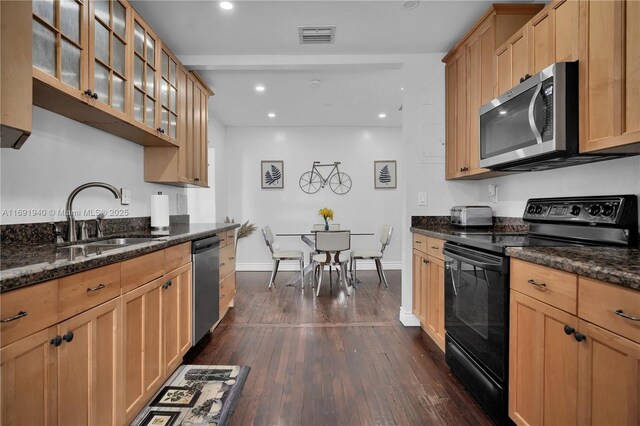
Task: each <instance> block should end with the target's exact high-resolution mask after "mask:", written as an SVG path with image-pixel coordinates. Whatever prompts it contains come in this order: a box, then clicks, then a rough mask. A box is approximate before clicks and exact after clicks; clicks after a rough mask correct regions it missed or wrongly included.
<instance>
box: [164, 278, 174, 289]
mask: <svg viewBox="0 0 640 426" xmlns="http://www.w3.org/2000/svg"><path fill="white" fill-rule="evenodd" d="M171 284H172V280H169V281H167V282H166V283H164V284H162V288H164V289H165V290H166V289H168V288H169V287H171Z"/></svg>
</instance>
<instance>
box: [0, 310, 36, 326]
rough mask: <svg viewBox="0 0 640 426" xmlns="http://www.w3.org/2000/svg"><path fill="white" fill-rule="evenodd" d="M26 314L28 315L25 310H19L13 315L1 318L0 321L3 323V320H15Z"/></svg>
mask: <svg viewBox="0 0 640 426" xmlns="http://www.w3.org/2000/svg"><path fill="white" fill-rule="evenodd" d="M27 315H29V314H28V313H27V312H25V311H20V312H18V313H17V314H15V315H14V316H12V317H9V318H5V319H3V320H0V322H3V323H4V322H11V321H15V320H17V319H20V318H22V317H26V316H27Z"/></svg>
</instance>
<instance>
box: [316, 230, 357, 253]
mask: <svg viewBox="0 0 640 426" xmlns="http://www.w3.org/2000/svg"><path fill="white" fill-rule="evenodd" d="M350 248H351V231H318V232H316V251H319V252H320V251H327V252H329V251H330V252H339V251H344V250H349V249H350Z"/></svg>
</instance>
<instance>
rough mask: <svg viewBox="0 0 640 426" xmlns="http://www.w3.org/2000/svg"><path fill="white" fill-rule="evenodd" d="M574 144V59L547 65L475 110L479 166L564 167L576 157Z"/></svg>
mask: <svg viewBox="0 0 640 426" xmlns="http://www.w3.org/2000/svg"><path fill="white" fill-rule="evenodd" d="M578 145H579V144H578V63H577V62H559V63H556V64H553V65H550V66H549V67H547V68H545V69H544V70H542V71H541V72H539V73H538V74H536V75H534V76H532V77H530V78H528V79H527V80H525V81H524V82H522V83H520V84H519V85H517V86H516V87H514V88H513V89H511V90H509V91H508V92H506V93H504V94H502V95H501V96H499V97H498V98H496V99H494V100H492V101H491V102H489V103H487V104H485V105H483V106H482V107H481V108H480V166H481V167H485V168H489V169H492V170H513V171H527V170H539V169H544V168H554V167H559V166H565V165H569V164H566V163H567V161H565V160H568V159H569V158H571V157H573V156H577V154H578ZM582 160H585V161H595V158H593V157H589V158H587V157H585V158H583V159H580V160H579V161H582ZM563 162H565V163H563ZM568 163H572V162H571V161H568Z"/></svg>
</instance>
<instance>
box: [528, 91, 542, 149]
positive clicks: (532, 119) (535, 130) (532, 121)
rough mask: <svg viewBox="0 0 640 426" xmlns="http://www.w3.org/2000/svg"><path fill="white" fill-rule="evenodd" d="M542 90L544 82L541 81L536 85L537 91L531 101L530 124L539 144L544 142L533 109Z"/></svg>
mask: <svg viewBox="0 0 640 426" xmlns="http://www.w3.org/2000/svg"><path fill="white" fill-rule="evenodd" d="M541 90H542V83H539V84H538V85H537V86H536V91H535V93H534V94H533V97H532V98H531V102H529V126H530V127H531V131H532V132H533V136H535V138H536V142H537V143H538V144H541V143H542V135H541V134H540V131H539V130H538V126H536V120H535V118H534V117H533V109H534V108H535V105H536V99H538V95H540V91H541Z"/></svg>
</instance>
